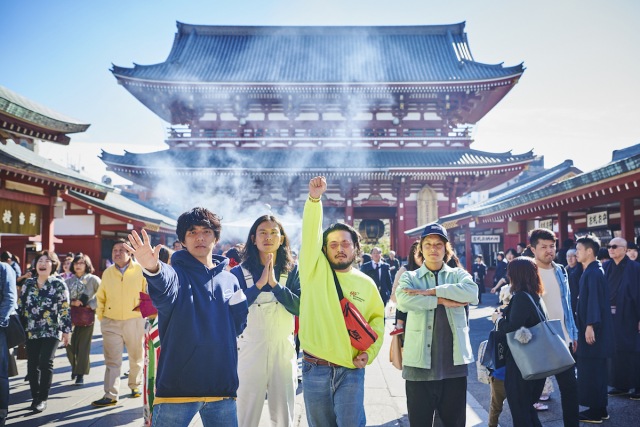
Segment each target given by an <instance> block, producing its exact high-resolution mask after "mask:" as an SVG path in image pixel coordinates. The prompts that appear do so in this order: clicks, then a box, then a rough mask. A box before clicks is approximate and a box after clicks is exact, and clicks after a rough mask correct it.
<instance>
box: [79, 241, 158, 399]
mask: <svg viewBox="0 0 640 427" xmlns="http://www.w3.org/2000/svg"><path fill="white" fill-rule="evenodd" d="M124 243H125V240H124V239H119V240H117V241H116V242H115V243H114V245H113V248H112V249H111V259H112V260H113V265H112V266H111V267H109V268H107V269H106V270H105V271H104V273H102V282H101V283H100V287H99V288H98V293H97V294H96V299H97V300H98V309H97V310H96V315H97V316H98V320H100V328H101V330H102V350H103V353H104V363H105V366H106V370H105V373H104V397H103V398H102V399H99V400H96V401H94V402H92V403H91V404H92V405H93V406H113V405H115V404H116V403H118V390H119V389H120V368H121V367H122V352H123V350H124V348H123V347H124V346H125V345H126V346H127V351H128V355H129V388H130V389H131V396H132V397H140V385H141V384H142V368H143V355H144V351H143V338H144V319H143V318H142V315H141V314H140V311H138V310H134V308H136V307H137V306H138V305H139V303H140V292H146V289H147V280H146V279H145V278H144V276H143V275H142V267H140V265H139V264H138V263H137V262H135V261H134V260H132V259H131V256H130V255H129V252H127V250H126V249H125V247H124Z"/></svg>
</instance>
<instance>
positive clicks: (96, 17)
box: [0, 0, 640, 182]
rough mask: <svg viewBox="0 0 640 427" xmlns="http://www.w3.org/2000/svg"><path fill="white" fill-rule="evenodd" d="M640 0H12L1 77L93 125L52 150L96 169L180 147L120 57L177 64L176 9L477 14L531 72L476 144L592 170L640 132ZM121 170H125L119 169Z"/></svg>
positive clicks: (3, 22)
mask: <svg viewBox="0 0 640 427" xmlns="http://www.w3.org/2000/svg"><path fill="white" fill-rule="evenodd" d="M638 18H640V2H639V1H636V0H612V1H610V2H602V1H596V0H581V1H578V0H562V1H558V0H538V1H536V2H514V1H513V0H511V1H508V0H484V1H477V0H468V1H462V0H447V1H442V0H440V1H433V0H394V1H388V0H386V1H381V0H366V1H365V0H319V1H315V2H311V1H307V0H297V1H295V0H262V1H259V0H234V1H233V2H232V1H221V0H218V1H203V0H182V1H167V0H155V1H151V0H136V1H121V0H112V1H100V0H94V1H84V2H83V1H72V0H56V1H47V0H3V1H2V2H0V46H1V51H0V52H1V54H0V85H3V86H6V87H7V88H9V89H11V90H13V91H15V92H17V93H19V94H21V95H23V96H26V97H28V98H30V99H31V100H33V101H36V102H39V103H41V104H44V105H46V106H48V107H50V108H53V109H55V110H57V111H58V112H60V113H62V114H65V115H67V116H70V117H73V118H76V119H78V120H80V121H82V122H85V123H90V124H91V127H90V128H89V130H88V131H87V132H85V133H84V134H79V135H72V143H71V145H70V146H69V147H59V146H55V145H53V144H43V147H42V151H41V154H43V155H45V156H47V157H50V158H52V159H54V160H56V161H59V162H62V163H64V162H70V163H72V164H75V165H77V166H80V167H84V168H85V170H84V172H85V173H86V174H87V175H89V176H91V177H93V178H96V179H99V178H100V176H102V175H103V174H104V165H103V164H102V162H101V161H100V160H99V159H97V155H98V154H99V152H100V150H101V149H105V150H106V151H109V152H112V153H122V152H123V150H124V149H127V150H128V151H131V152H149V151H157V150H160V149H164V148H166V145H165V144H164V142H163V139H164V135H165V134H164V129H165V127H166V124H165V123H164V122H162V121H161V120H160V119H159V118H158V117H157V116H155V115H154V114H153V113H152V112H151V111H150V110H148V109H147V108H146V107H144V106H143V105H142V104H141V103H139V102H138V101H137V100H136V99H135V98H134V97H133V96H131V95H130V94H129V93H128V92H127V91H126V90H124V89H123V88H122V87H120V86H118V84H117V83H116V80H115V78H114V77H113V76H112V74H111V73H110V72H109V68H110V67H111V64H112V63H113V64H116V65H120V66H125V67H131V66H132V64H133V63H134V62H135V63H138V64H153V63H158V62H163V61H164V60H165V58H166V57H167V55H168V53H169V51H170V49H171V44H172V41H173V37H174V34H175V32H176V25H175V23H176V21H181V22H185V23H191V24H209V25H429V24H448V23H455V22H461V21H466V23H467V24H466V31H467V34H468V37H469V43H470V47H471V52H472V54H473V55H474V58H475V60H476V61H479V62H484V63H501V62H504V64H505V65H507V66H509V65H515V64H518V63H520V62H524V65H525V67H526V68H527V70H526V71H525V73H524V76H523V77H522V79H521V80H520V83H519V84H518V85H516V87H515V88H514V89H513V90H512V91H511V93H510V94H509V95H507V97H506V98H505V99H503V101H502V102H501V103H499V104H498V105H497V106H496V107H495V108H494V109H493V110H492V111H491V112H490V113H489V114H488V115H487V116H486V117H485V118H484V119H483V120H481V121H480V123H479V125H478V126H477V128H476V133H475V135H474V137H475V142H474V143H473V145H472V147H473V148H475V149H478V150H486V151H493V152H505V151H510V150H511V151H513V152H514V153H523V152H527V151H529V150H532V149H533V150H534V153H536V154H538V155H544V156H545V162H546V166H547V167H552V166H555V165H557V164H558V163H560V162H562V161H563V160H565V159H573V160H574V164H575V165H576V166H577V167H579V168H581V169H583V170H585V171H588V170H592V169H595V168H597V167H599V166H601V165H603V164H605V163H607V162H608V161H610V159H611V152H612V150H614V149H619V148H624V147H628V146H630V145H634V144H636V143H639V142H640V134H639V131H638V127H637V123H638V121H639V120H638V118H639V117H640V114H639V113H640V107H639V106H638V105H639V102H638V101H639V100H640V84H639V83H638V78H639V77H640V60H639V59H638V54H637V50H638V46H640V32H639V31H638V30H637V20H638ZM115 182H119V181H118V179H115Z"/></svg>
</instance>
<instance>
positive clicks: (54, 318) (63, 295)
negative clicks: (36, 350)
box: [18, 276, 71, 339]
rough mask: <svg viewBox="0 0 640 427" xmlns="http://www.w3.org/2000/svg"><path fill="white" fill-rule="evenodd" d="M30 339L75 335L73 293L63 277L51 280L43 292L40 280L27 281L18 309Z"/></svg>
mask: <svg viewBox="0 0 640 427" xmlns="http://www.w3.org/2000/svg"><path fill="white" fill-rule="evenodd" d="M18 313H19V314H20V317H22V319H23V322H24V324H25V325H26V327H25V330H26V332H27V339H37V338H56V339H60V338H61V334H62V333H70V332H71V314H70V313H69V290H68V289H67V285H65V283H64V281H62V279H61V278H60V277H59V276H50V277H49V278H48V279H47V281H46V282H45V284H44V286H43V287H42V289H39V288H38V283H37V281H36V278H30V279H27V280H26V281H25V284H24V286H23V287H22V295H21V296H20V302H19V306H18Z"/></svg>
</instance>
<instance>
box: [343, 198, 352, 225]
mask: <svg viewBox="0 0 640 427" xmlns="http://www.w3.org/2000/svg"><path fill="white" fill-rule="evenodd" d="M344 221H345V223H346V224H348V225H350V226H352V227H353V198H352V197H347V199H346V200H345V206H344Z"/></svg>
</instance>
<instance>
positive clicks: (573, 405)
mask: <svg viewBox="0 0 640 427" xmlns="http://www.w3.org/2000/svg"><path fill="white" fill-rule="evenodd" d="M529 244H530V247H531V250H532V251H533V254H534V257H535V261H536V264H537V265H538V272H539V273H540V278H541V279H542V283H543V285H544V290H545V292H544V294H543V295H542V300H543V301H544V304H545V305H546V307H547V314H548V316H549V319H560V320H561V321H562V331H563V333H564V338H565V341H566V343H567V346H568V347H569V348H570V349H571V350H572V351H573V352H574V353H575V351H576V350H577V348H578V328H576V324H575V321H574V317H573V310H572V308H571V294H570V291H569V279H568V278H567V272H566V270H565V269H564V267H563V266H562V265H560V264H556V263H555V262H553V260H554V259H555V257H556V236H555V234H554V233H553V231H551V230H548V229H546V228H536V229H534V230H532V231H531V232H530V233H529ZM556 381H557V382H558V387H559V388H560V397H561V400H562V418H563V420H564V426H565V427H578V425H579V421H578V410H579V407H578V385H577V381H576V375H575V369H574V367H573V366H572V367H571V368H569V369H567V370H566V371H564V372H561V373H559V374H556Z"/></svg>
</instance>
